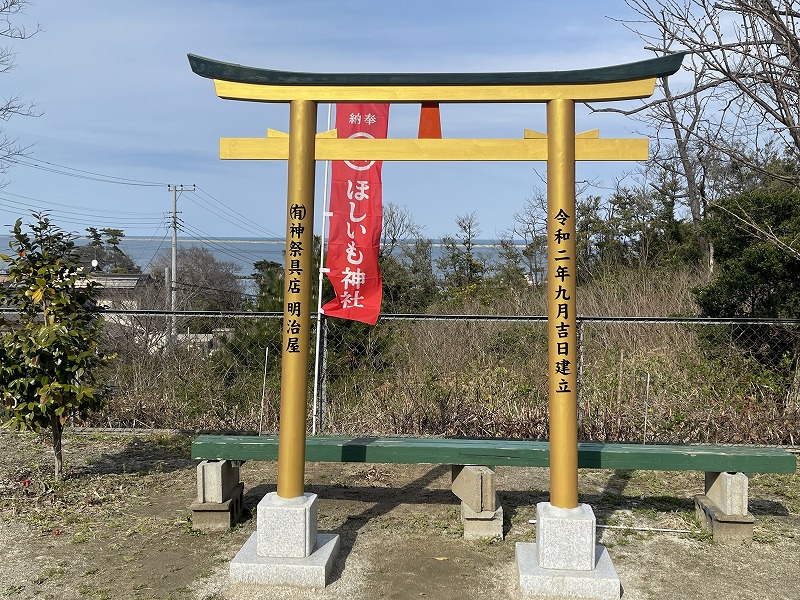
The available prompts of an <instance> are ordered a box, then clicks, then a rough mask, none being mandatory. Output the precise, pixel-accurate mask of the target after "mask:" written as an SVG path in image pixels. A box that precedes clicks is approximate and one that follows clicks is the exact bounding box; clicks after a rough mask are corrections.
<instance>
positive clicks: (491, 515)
mask: <svg viewBox="0 0 800 600" xmlns="http://www.w3.org/2000/svg"><path fill="white" fill-rule="evenodd" d="M452 480H453V493H454V494H455V495H456V496H458V497H459V498H460V499H461V523H462V524H463V525H464V539H465V540H479V539H482V538H499V539H503V507H502V506H500V501H499V499H498V498H497V493H496V491H495V473H494V471H493V470H492V469H490V468H489V467H484V466H480V465H453V467H452Z"/></svg>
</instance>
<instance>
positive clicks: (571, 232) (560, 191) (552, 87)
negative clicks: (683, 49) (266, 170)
mask: <svg viewBox="0 0 800 600" xmlns="http://www.w3.org/2000/svg"><path fill="white" fill-rule="evenodd" d="M682 60H683V54H674V55H668V56H663V57H659V58H654V59H650V60H645V61H641V62H637V63H630V64H623V65H616V66H611V67H603V68H596V69H585V70H576V71H554V72H517V73H355V74H353V73H350V74H337V73H325V74H320V73H297V72H286V71H274V70H269V69H260V68H252V67H245V66H241V65H235V64H230V63H222V62H219V61H215V60H211V59H207V58H202V57H199V56H195V55H191V54H190V55H189V62H190V64H191V67H192V70H193V71H194V72H195V73H196V74H198V75H200V76H202V77H206V78H210V79H213V80H214V86H215V89H216V93H217V95H218V96H219V97H221V98H225V99H230V100H245V101H252V102H281V103H289V104H290V124H289V133H288V135H287V134H285V133H281V132H277V131H273V130H269V131H268V132H267V136H266V137H261V138H245V139H242V138H223V139H221V140H220V157H221V158H223V159H249V160H287V159H288V161H289V187H288V202H287V237H286V278H285V282H286V286H287V287H286V289H285V300H284V339H283V361H282V371H281V407H280V424H279V442H278V491H277V495H278V496H279V497H280V498H284V499H293V498H299V497H301V496H303V477H304V469H305V439H306V438H305V436H306V422H305V421H306V410H307V406H306V404H307V382H308V357H309V351H308V350H309V343H310V335H309V334H310V310H311V286H312V285H313V281H314V278H312V277H311V271H312V265H311V248H312V240H313V238H312V230H313V204H314V163H315V161H316V160H350V161H353V160H368V161H369V160H381V161H534V160H546V161H547V235H548V243H547V253H548V271H547V277H548V379H549V387H548V395H549V405H550V407H549V408H550V499H551V501H550V505H552V506H553V507H555V509H556V512H557V513H558V511H562V512H564V511H566V512H565V513H564V514H567V513H569V514H573V513H571V512H570V511H576V510H579V505H578V443H577V436H578V423H577V392H578V381H577V364H578V362H577V356H578V340H577V327H576V324H577V323H576V315H577V312H576V303H575V279H576V277H575V276H576V257H575V161H576V160H606V161H608V160H614V161H616V160H626V161H627V160H646V159H647V157H648V140H647V139H602V138H600V137H599V132H598V131H597V130H593V131H589V132H585V133H580V134H577V135H576V132H575V104H576V103H577V102H605V101H614V100H630V99H639V98H647V97H649V96H651V95H652V94H653V92H654V89H655V83H656V80H657V79H658V78H661V77H667V76H669V75H672V74H673V73H675V72H676V71H677V70H678V69H679V68H680V65H681V62H682ZM343 102H352V103H361V102H364V103H367V102H374V103H383V102H388V103H391V104H397V103H431V102H433V103H545V104H546V105H547V132H546V133H538V132H535V131H530V130H525V131H524V133H523V136H522V137H521V138H520V139H365V138H360V139H338V138H337V137H336V132H335V131H329V132H324V133H319V134H316V115H317V105H318V104H319V103H343ZM559 514H561V513H559ZM591 519H592V521H591V522H592V529H593V526H594V515H593V513H592V515H591ZM556 529H557V527H556ZM593 535H594V533H593V532H592V536H593ZM537 539H538V536H537ZM593 540H594V538H593V537H592V542H591V543H592V548H591V561H590V562H592V563H593V559H594V541H593ZM561 550H566V551H567V553H569V552H571V549H570V547H569V544H567V545H566V546H564V548H562V549H559V550H557V552H556V553H558V552H561ZM540 558H541V557H540ZM539 562H540V564H542V563H543V562H546V561H542V560H540V561H539ZM546 568H551V569H553V568H560V567H558V566H549V567H546ZM567 568H572V567H569V566H568V567H567ZM575 568H577V569H584V567H575ZM586 568H590V569H591V568H592V567H586ZM521 571H522V567H520V572H521ZM520 577H521V579H520V581H521V587H522V575H521V576H520Z"/></svg>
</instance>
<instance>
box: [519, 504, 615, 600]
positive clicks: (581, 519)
mask: <svg viewBox="0 0 800 600" xmlns="http://www.w3.org/2000/svg"><path fill="white" fill-rule="evenodd" d="M595 528H596V524H595V517H594V511H593V510H592V507H591V506H589V505H588V504H580V505H578V506H577V507H576V508H571V509H563V508H557V507H555V506H553V505H551V504H550V503H549V502H540V503H539V504H537V505H536V543H535V544H530V543H527V544H526V543H522V542H519V543H517V545H516V551H517V571H518V574H519V587H520V591H521V592H522V595H523V596H524V597H528V596H538V597H542V596H549V597H562V598H596V599H599V600H619V597H620V583H619V577H618V576H617V571H616V569H614V565H613V563H612V562H611V557H610V556H609V555H608V551H607V550H606V549H605V548H604V547H603V546H600V545H595Z"/></svg>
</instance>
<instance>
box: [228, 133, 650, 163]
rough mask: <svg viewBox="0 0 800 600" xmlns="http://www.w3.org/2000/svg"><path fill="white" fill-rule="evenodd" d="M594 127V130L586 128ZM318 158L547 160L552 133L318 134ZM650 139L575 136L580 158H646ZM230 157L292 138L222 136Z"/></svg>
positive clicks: (277, 146)
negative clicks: (374, 137)
mask: <svg viewBox="0 0 800 600" xmlns="http://www.w3.org/2000/svg"><path fill="white" fill-rule="evenodd" d="M587 133H590V134H592V133H594V132H587ZM315 146H316V152H315V158H316V160H395V161H412V160H424V161H451V160H452V161H455V160H457V161H495V160H504V161H522V160H525V161H530V160H547V138H533V139H443V140H442V139H422V140H418V139H386V140H371V139H334V138H328V137H321V136H320V135H318V136H317V140H316V144H315ZM647 150H648V140H647V139H646V138H645V139H637V138H633V139H627V138H608V139H598V138H596V137H582V135H580V134H579V135H578V136H576V138H575V159H576V160H603V161H610V160H626V161H627V160H647ZM219 156H220V158H222V159H225V160H232V159H235V160H286V159H287V158H288V157H289V138H287V137H269V138H221V139H220V141H219Z"/></svg>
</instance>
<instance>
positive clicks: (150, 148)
mask: <svg viewBox="0 0 800 600" xmlns="http://www.w3.org/2000/svg"><path fill="white" fill-rule="evenodd" d="M633 16H634V15H633V13H632V11H631V9H630V8H629V7H628V6H627V5H626V4H625V2H624V0H606V1H604V2H597V1H596V0H575V1H569V2H553V1H552V0H506V1H505V2H495V3H491V2H477V1H472V0H461V1H459V2H454V1H450V0H440V1H437V2H430V1H427V2H423V1H420V0H404V1H403V2H374V1H373V2H367V1H363V0H336V1H326V0H292V1H287V0H261V1H257V0H214V1H211V0H169V1H165V0H140V1H138V2H109V1H108V0H82V1H81V2H64V1H63V0H32V2H31V5H30V6H28V7H27V9H26V14H25V15H22V16H18V17H14V24H20V25H25V26H26V27H27V28H28V29H29V31H30V30H33V29H34V28H35V27H36V25H37V23H38V24H39V25H40V26H41V31H40V32H39V33H37V34H36V35H35V36H33V37H32V38H30V39H28V40H25V41H16V42H14V43H13V47H14V51H15V52H16V63H15V68H14V69H13V70H12V71H11V72H8V73H5V74H0V92H2V96H3V97H8V96H10V95H12V94H21V95H22V96H23V97H24V98H25V99H26V100H29V101H33V102H35V104H36V109H37V110H38V111H40V112H41V116H38V117H35V118H23V117H15V118H13V119H12V120H10V121H8V122H6V123H0V125H2V127H3V128H4V130H5V134H6V135H7V136H9V137H11V138H17V139H18V140H19V142H20V143H21V144H23V145H25V146H29V152H30V154H29V157H27V158H24V159H23V160H22V162H21V163H19V164H16V165H13V166H12V167H11V168H10V169H9V170H8V172H7V173H5V174H3V175H0V178H2V180H3V181H4V183H5V185H4V187H2V188H0V227H2V232H3V233H5V232H7V230H8V227H6V225H9V224H11V223H13V221H14V220H15V219H16V218H18V217H27V216H28V215H29V213H30V210H33V209H48V210H50V211H51V218H52V219H53V221H55V222H56V223H57V224H59V225H60V226H61V227H62V228H63V229H66V230H70V231H76V232H79V233H83V231H84V229H85V228H86V227H89V226H94V227H100V228H102V227H118V228H121V229H123V230H124V231H125V232H126V234H127V235H128V236H129V237H132V236H148V237H149V236H155V237H158V236H163V235H164V234H165V233H166V232H167V229H166V224H167V221H166V215H168V214H169V212H170V211H171V210H172V200H173V194H172V193H171V192H170V191H169V189H168V185H184V186H191V185H195V186H197V191H195V192H184V193H181V194H180V195H179V197H178V201H177V202H178V210H179V211H180V220H181V223H182V230H181V233H180V236H181V237H205V236H210V237H230V238H233V237H282V236H283V232H284V229H285V214H286V179H287V170H286V163H285V162H284V161H221V160H220V159H219V154H218V149H219V146H218V143H219V142H218V140H219V138H220V137H260V136H263V135H265V132H266V129H267V128H271V129H278V130H282V131H288V115H289V111H288V105H285V104H266V103H247V102H240V101H231V100H222V99H220V98H218V97H217V96H216V95H215V93H214V89H213V83H212V82H211V81H210V80H207V79H203V78H201V77H198V76H197V75H195V74H194V73H192V71H191V69H190V68H189V64H188V62H187V59H186V54H187V53H193V54H199V55H201V56H206V57H209V58H213V59H217V60H222V61H226V62H233V63H239V64H244V65H249V66H256V67H265V68H272V69H279V70H295V71H309V72H501V71H550V70H553V71H555V70H569V69H583V68H591V67H599V66H606V65H613V64H619V63H627V62H634V61H638V60H644V59H648V58H651V57H652V54H651V53H649V52H647V51H645V50H644V49H643V48H642V45H643V44H642V42H641V40H639V38H638V37H637V36H636V35H634V34H633V33H631V32H630V31H629V30H627V29H626V28H625V27H624V26H623V25H622V24H621V23H619V22H617V21H615V20H614V19H624V18H631V17H633ZM327 118H328V108H327V105H322V106H320V108H319V124H318V131H324V130H326V129H328V127H327V124H326V121H327ZM441 118H442V131H443V135H444V137H457V138H466V137H476V138H481V137H483V138H504V137H507V138H520V137H522V132H523V129H526V128H528V129H537V130H540V131H543V130H544V129H546V126H545V107H544V105H542V104H518V105H516V104H515V105H506V104H485V105H472V104H468V105H442V107H441ZM418 119H419V107H418V105H417V106H414V105H395V106H392V108H391V110H390V115H389V137H416V134H417V127H418ZM598 127H599V128H600V135H601V136H603V137H640V135H641V133H643V132H644V133H647V131H646V128H645V126H644V125H643V124H642V123H639V122H635V121H632V120H630V119H627V118H625V117H621V116H619V115H610V114H594V115H591V114H589V113H588V111H587V110H585V109H582V108H579V110H578V116H577V126H576V128H577V129H578V130H579V131H581V130H587V129H594V128H598ZM23 163H24V164H23ZM635 168H636V164H635V163H622V162H612V163H602V164H600V163H579V165H578V172H577V179H578V180H579V181H591V182H593V183H594V184H597V185H595V186H593V187H591V188H590V189H589V192H591V193H597V194H601V195H602V194H608V193H609V189H610V188H611V186H612V185H613V182H614V180H615V179H616V178H619V177H622V176H623V175H625V174H626V173H630V172H631V171H633V170H634V169H635ZM544 172H545V165H544V163H522V162H517V163H514V162H499V163H488V162H487V163H458V162H445V163H422V162H413V163H399V162H394V163H385V164H384V166H383V186H384V189H383V197H384V202H393V203H394V204H397V205H398V206H401V207H405V208H407V209H408V211H409V212H410V213H411V215H412V216H413V218H414V220H415V222H416V223H418V224H419V225H421V226H422V227H423V233H424V234H425V235H427V236H429V237H431V238H438V237H440V236H442V235H447V234H453V233H455V232H456V226H455V219H456V216H458V215H466V214H469V213H473V212H474V213H475V217H476V219H477V222H478V224H479V228H480V231H481V235H480V237H481V238H489V239H496V238H497V237H499V236H500V235H502V234H503V232H505V231H506V230H508V229H509V228H510V227H511V226H512V225H513V223H514V221H513V214H514V213H515V212H519V211H520V210H521V209H522V207H523V204H524V202H525V200H526V198H530V197H531V196H533V195H535V194H536V193H538V192H540V191H541V190H543V189H544V183H543V176H544ZM98 180H100V181H98ZM324 180H325V173H324V165H323V163H319V164H318V167H317V177H316V203H317V207H320V206H321V204H322V202H323V199H324V196H325V194H324ZM112 181H113V182H112ZM321 213H322V211H321V210H320V209H319V208H318V209H317V211H316V215H317V222H316V223H317V224H316V231H317V232H319V230H320V227H321V217H320V215H321Z"/></svg>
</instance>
